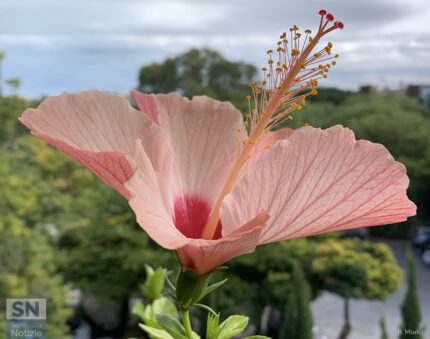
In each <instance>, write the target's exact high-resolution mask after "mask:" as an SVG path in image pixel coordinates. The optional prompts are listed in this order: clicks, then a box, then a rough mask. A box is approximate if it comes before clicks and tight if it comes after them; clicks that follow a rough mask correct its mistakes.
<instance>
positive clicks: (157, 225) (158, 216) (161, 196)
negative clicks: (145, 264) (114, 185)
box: [125, 140, 189, 249]
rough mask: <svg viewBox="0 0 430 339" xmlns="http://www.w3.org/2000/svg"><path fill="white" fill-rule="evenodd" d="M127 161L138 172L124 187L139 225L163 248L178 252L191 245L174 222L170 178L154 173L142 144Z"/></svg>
mask: <svg viewBox="0 0 430 339" xmlns="http://www.w3.org/2000/svg"><path fill="white" fill-rule="evenodd" d="M127 159H128V160H129V161H130V163H131V164H133V167H135V168H136V172H135V174H134V175H133V176H132V177H131V179H130V180H129V181H128V182H126V183H125V187H126V188H127V189H128V191H129V192H130V193H131V195H132V198H131V199H130V200H129V204H130V206H131V208H132V209H133V211H134V212H135V214H136V218H137V222H138V223H139V225H140V226H141V227H142V228H143V229H144V230H145V231H146V232H147V233H148V235H149V236H150V237H151V238H152V239H153V240H154V241H155V242H157V243H158V244H159V245H160V246H162V247H164V248H167V249H176V248H178V247H182V246H184V245H186V244H188V242H189V240H188V239H187V238H186V237H185V236H184V235H183V234H182V233H181V232H180V231H179V230H178V229H177V228H176V227H175V225H174V222H173V219H172V212H171V211H172V199H173V194H172V190H169V184H170V182H169V178H168V177H165V176H164V175H163V174H162V173H160V172H156V171H155V170H154V167H153V164H152V163H151V160H150V159H149V157H148V155H147V153H146V152H145V150H144V149H143V146H142V144H141V142H140V140H138V141H137V143H136V150H135V151H134V152H133V153H132V154H129V155H128V156H127Z"/></svg>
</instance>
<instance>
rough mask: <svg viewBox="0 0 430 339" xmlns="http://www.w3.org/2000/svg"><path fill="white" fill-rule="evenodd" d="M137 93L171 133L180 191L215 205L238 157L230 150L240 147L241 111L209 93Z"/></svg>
mask: <svg viewBox="0 0 430 339" xmlns="http://www.w3.org/2000/svg"><path fill="white" fill-rule="evenodd" d="M133 97H134V98H135V100H136V102H137V103H138V105H139V107H140V108H141V109H142V110H144V111H146V113H147V114H148V115H150V116H151V117H153V119H155V118H154V117H157V119H158V121H159V123H160V126H161V127H162V128H164V129H165V130H166V132H167V134H168V135H169V138H170V145H171V147H172V149H173V151H174V154H175V163H176V170H175V180H176V182H177V184H178V192H177V194H178V195H186V194H197V195H199V196H201V197H203V198H204V199H206V200H207V201H208V202H209V204H210V205H211V206H212V204H213V203H214V201H215V200H216V198H217V197H218V195H219V193H220V191H221V189H222V185H221V184H220V182H223V181H225V180H226V178H227V176H228V174H229V169H230V167H229V165H230V164H231V162H233V161H234V159H230V160H231V161H230V160H229V154H231V155H230V156H233V154H234V152H235V150H236V147H237V145H238V142H237V141H236V138H237V137H238V135H243V133H244V130H243V129H242V127H243V120H242V115H241V114H240V112H239V111H238V110H237V109H235V108H234V107H233V106H232V105H231V104H230V103H228V102H220V101H217V100H213V99H210V98H208V97H205V96H200V97H194V98H193V99H192V100H189V99H187V98H183V97H181V96H179V95H178V94H176V93H170V94H157V95H144V94H141V93H140V94H138V93H136V92H134V93H133ZM154 99H155V101H156V102H157V103H158V107H157V106H156V105H155V104H154ZM237 129H241V133H238V132H237ZM242 130H243V131H242Z"/></svg>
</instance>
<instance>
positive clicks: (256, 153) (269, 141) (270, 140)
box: [243, 128, 294, 173]
mask: <svg viewBox="0 0 430 339" xmlns="http://www.w3.org/2000/svg"><path fill="white" fill-rule="evenodd" d="M293 132H294V130H293V129H291V128H282V129H280V130H277V131H274V132H269V133H265V134H263V135H262V136H261V138H260V140H259V141H258V142H257V143H256V144H255V146H254V149H253V150H252V152H251V157H250V159H249V160H248V161H247V162H246V163H245V166H244V167H243V168H244V170H243V173H246V171H247V170H248V169H249V168H251V167H252V166H254V165H255V164H256V163H257V162H258V161H259V160H260V159H261V157H262V156H263V154H264V152H265V151H267V150H268V149H269V148H270V147H272V146H273V145H274V144H275V143H276V142H277V141H278V140H283V139H287V138H288V137H289V136H290V135H291V134H293Z"/></svg>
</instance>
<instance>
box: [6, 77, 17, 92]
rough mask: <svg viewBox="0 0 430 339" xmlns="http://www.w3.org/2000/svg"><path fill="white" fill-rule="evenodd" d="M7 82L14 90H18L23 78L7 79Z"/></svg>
mask: <svg viewBox="0 0 430 339" xmlns="http://www.w3.org/2000/svg"><path fill="white" fill-rule="evenodd" d="M6 84H8V85H9V86H10V87H11V88H12V91H14V92H16V91H17V90H18V88H19V86H21V79H19V78H11V79H7V80H6Z"/></svg>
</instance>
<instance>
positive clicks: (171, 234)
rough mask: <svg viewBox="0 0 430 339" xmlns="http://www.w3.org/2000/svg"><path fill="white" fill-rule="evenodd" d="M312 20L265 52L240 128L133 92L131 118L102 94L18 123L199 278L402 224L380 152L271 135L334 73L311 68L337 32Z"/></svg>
mask: <svg viewBox="0 0 430 339" xmlns="http://www.w3.org/2000/svg"><path fill="white" fill-rule="evenodd" d="M320 14H321V23H320V27H319V29H318V32H317V34H316V35H315V36H314V38H313V39H311V38H310V34H311V33H310V31H308V30H306V31H305V33H306V38H305V43H303V45H302V46H300V44H299V40H300V34H299V33H297V27H295V26H294V27H293V28H292V29H290V32H291V37H292V41H290V42H288V41H287V39H286V34H285V33H284V34H283V35H282V36H281V40H280V42H279V43H278V46H279V47H278V51H277V52H278V61H277V62H276V63H275V62H274V61H273V60H272V53H273V52H272V51H269V65H268V69H266V68H263V71H264V72H265V73H264V81H263V82H262V84H261V85H260V86H259V85H255V84H253V83H251V84H250V86H251V87H252V90H253V97H252V98H251V97H248V100H249V103H250V112H249V114H247V115H246V120H245V122H244V121H243V118H242V115H241V113H240V112H239V111H238V110H236V109H235V108H234V107H233V106H232V105H231V104H230V103H227V102H219V101H216V100H213V99H210V98H208V97H205V96H199V97H194V98H193V99H192V100H188V99H186V98H183V97H180V96H179V95H178V94H175V93H171V94H158V95H146V94H143V93H139V92H135V91H134V92H132V95H133V97H134V99H135V101H136V103H137V105H138V107H139V109H140V111H138V110H135V109H134V108H133V107H132V106H131V105H130V104H129V102H128V101H127V100H126V99H124V98H121V97H118V96H115V95H111V94H103V93H101V92H98V91H88V92H82V93H78V94H75V95H71V94H67V93H63V94H61V95H60V96H58V97H49V98H47V99H46V100H44V101H43V102H42V103H41V105H40V106H39V107H38V108H37V109H27V110H26V111H25V112H24V114H23V115H22V117H21V118H20V121H21V122H22V123H23V124H24V125H26V126H27V127H28V128H29V129H30V130H31V132H32V134H34V135H35V136H37V137H39V138H41V139H43V140H45V141H47V142H48V143H50V144H51V145H53V146H54V147H57V148H58V149H60V150H62V151H63V152H65V153H67V154H68V155H70V156H71V157H72V158H74V159H75V160H77V161H79V162H80V163H81V164H82V165H84V166H86V167H87V168H89V169H90V170H91V171H92V172H94V173H95V174H96V175H97V176H98V177H100V178H101V179H102V180H104V181H105V182H106V183H108V184H109V185H110V186H112V187H113V188H114V189H115V190H117V191H118V192H119V193H120V194H122V195H123V196H124V197H125V198H126V199H128V200H129V203H130V206H131V208H132V209H133V210H134V212H135V213H136V216H137V222H138V223H139V225H141V227H142V228H143V229H144V230H145V231H146V232H147V233H148V234H149V236H150V237H151V238H152V239H154V240H155V241H156V242H157V243H158V244H159V245H160V246H162V247H164V248H167V249H171V250H176V251H177V253H178V255H179V258H180V260H181V263H182V265H183V266H186V267H190V268H192V269H194V270H195V271H196V272H197V273H199V274H205V273H208V272H210V271H212V270H213V269H215V268H216V267H217V266H219V265H221V264H223V263H225V262H226V261H228V260H230V259H231V258H233V257H236V256H239V255H241V254H244V253H249V252H252V251H254V250H255V247H256V246H258V245H262V244H267V243H271V242H276V241H282V240H287V239H292V238H297V237H305V236H310V235H315V234H319V233H323V232H329V231H337V230H343V229H349V228H356V227H364V226H371V225H380V224H389V223H394V222H400V221H404V220H405V219H406V218H407V217H409V216H412V215H414V214H415V211H416V207H415V205H414V204H413V203H412V202H411V201H409V199H408V198H407V196H406V189H407V187H408V183H409V180H408V177H407V176H406V171H405V167H404V166H403V165H402V164H400V163H398V162H396V161H394V159H393V157H392V156H391V155H390V153H389V152H388V151H387V150H386V149H385V148H384V147H383V146H382V145H380V144H373V143H371V142H369V141H364V140H359V141H356V140H355V138H354V134H353V132H352V131H351V130H349V129H347V128H344V127H342V126H334V127H331V128H329V129H327V130H321V129H319V128H313V127H310V126H307V127H303V128H299V129H297V130H295V131H293V130H290V129H281V130H278V131H275V132H272V129H273V127H275V126H276V125H278V124H280V123H282V122H283V121H284V120H286V119H291V116H290V115H289V113H290V112H291V111H293V110H294V109H300V108H301V106H302V105H303V104H304V100H305V97H306V96H307V95H312V94H316V90H315V89H312V90H310V91H308V92H306V94H303V93H304V91H306V90H307V89H311V88H313V87H315V86H316V85H317V79H319V78H324V77H326V73H327V72H328V69H329V68H330V66H332V65H334V64H335V62H334V61H331V63H329V64H320V65H318V66H314V64H315V63H320V62H322V61H325V60H329V59H332V58H335V57H337V56H336V55H335V56H331V47H332V45H331V43H329V44H328V45H327V46H326V47H324V48H323V49H322V50H320V51H319V52H317V53H315V54H311V53H312V49H313V48H314V46H315V45H316V44H317V43H318V41H319V39H320V38H321V37H322V36H323V35H325V34H326V33H328V32H329V31H332V30H333V29H336V28H342V27H343V25H342V24H341V23H339V22H334V23H333V24H332V25H330V22H331V21H332V20H333V16H331V14H326V13H325V11H321V12H320ZM244 125H245V126H244ZM247 128H248V133H247Z"/></svg>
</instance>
